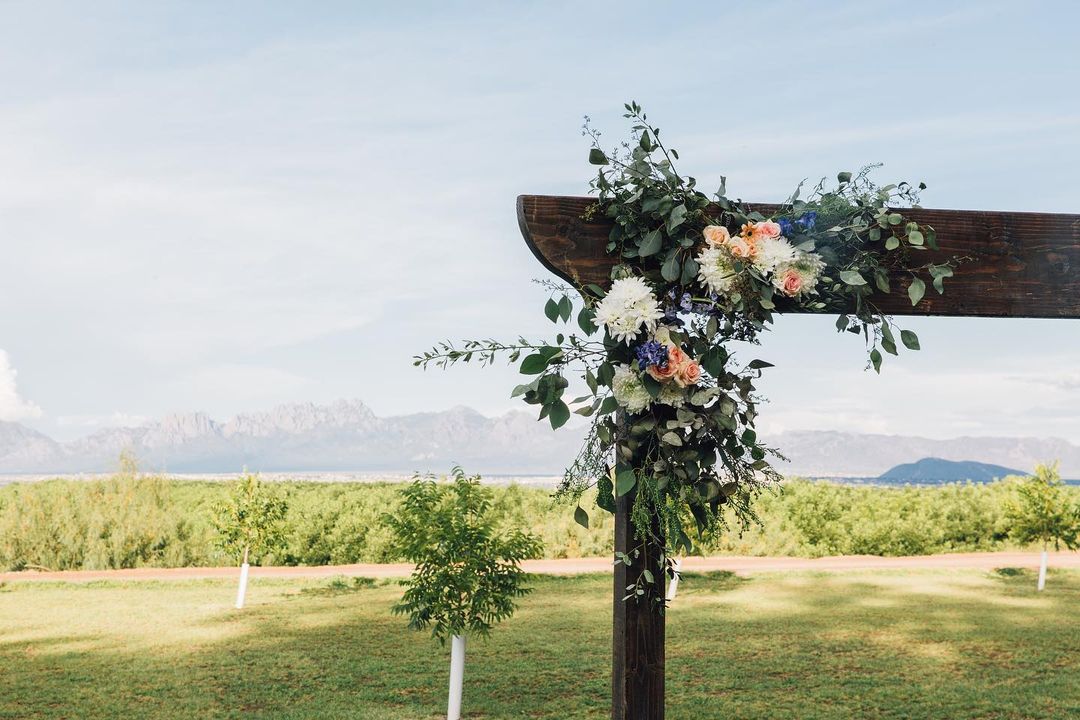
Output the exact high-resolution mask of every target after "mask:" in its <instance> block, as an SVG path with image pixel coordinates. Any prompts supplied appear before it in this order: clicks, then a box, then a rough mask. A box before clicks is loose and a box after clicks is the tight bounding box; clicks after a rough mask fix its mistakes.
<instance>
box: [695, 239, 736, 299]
mask: <svg viewBox="0 0 1080 720" xmlns="http://www.w3.org/2000/svg"><path fill="white" fill-rule="evenodd" d="M695 259H696V260H697V262H698V266H699V268H700V269H699V270H698V280H699V281H701V284H702V285H704V286H705V287H706V288H708V290H709V292H711V293H714V294H716V295H726V294H727V293H728V291H729V290H731V285H732V283H733V282H734V281H735V277H736V275H735V267H734V266H733V265H732V262H731V255H730V254H729V253H728V251H727V250H726V249H725V248H722V247H707V248H705V249H704V250H702V251H701V252H700V253H699V254H698V256H697V257H696V258H695Z"/></svg>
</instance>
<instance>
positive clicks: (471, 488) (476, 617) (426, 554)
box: [386, 467, 541, 720]
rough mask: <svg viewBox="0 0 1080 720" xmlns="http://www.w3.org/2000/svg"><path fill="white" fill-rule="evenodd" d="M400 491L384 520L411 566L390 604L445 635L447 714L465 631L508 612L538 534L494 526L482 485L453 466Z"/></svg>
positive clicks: (458, 678)
mask: <svg viewBox="0 0 1080 720" xmlns="http://www.w3.org/2000/svg"><path fill="white" fill-rule="evenodd" d="M401 499H402V502H401V506H400V508H399V510H398V513H397V516H396V517H395V516H387V517H386V522H387V523H388V525H389V526H390V527H391V529H392V530H393V533H394V540H395V544H396V549H397V550H398V552H400V553H401V554H402V555H403V556H404V557H405V558H406V559H408V560H409V561H411V562H414V563H416V568H415V570H413V574H412V577H411V578H409V579H408V580H406V581H405V582H404V584H405V586H406V590H405V594H404V596H403V597H402V600H401V603H400V604H398V605H396V606H394V608H393V612H394V614H397V615H408V616H409V627H410V628H412V629H413V630H424V629H426V628H428V627H430V628H431V634H432V637H434V638H435V639H436V640H437V641H438V642H439V644H440V645H443V646H445V644H446V639H447V637H451V638H452V639H453V642H452V649H451V660H450V699H449V704H448V710H447V717H448V718H449V720H457V718H458V717H460V713H461V689H462V681H463V678H464V672H465V637H466V635H469V634H473V635H480V636H487V635H488V634H489V633H490V632H491V628H492V625H493V624H494V623H496V622H499V621H501V620H504V619H506V618H508V617H510V616H511V615H512V614H513V613H514V610H515V609H516V603H515V600H516V599H517V598H520V597H522V596H523V595H525V594H526V593H528V592H529V590H528V588H526V587H525V585H524V583H525V578H526V575H525V572H524V571H523V570H522V569H521V565H520V563H521V561H522V560H524V559H526V558H530V557H536V556H538V555H539V554H540V551H541V544H540V540H539V538H536V537H534V536H532V535H528V534H526V533H523V532H521V531H519V530H509V529H506V528H498V527H496V526H495V523H494V520H493V518H492V513H491V512H490V509H491V493H490V491H488V490H487V489H485V488H483V487H481V486H480V478H479V476H474V477H468V476H466V475H465V472H464V471H463V470H462V469H461V468H459V467H455V468H454V469H453V483H452V484H438V483H436V482H435V480H434V478H433V477H431V476H420V475H416V476H414V477H413V482H412V484H411V485H409V486H408V487H406V488H405V489H404V490H403V491H402V498H401Z"/></svg>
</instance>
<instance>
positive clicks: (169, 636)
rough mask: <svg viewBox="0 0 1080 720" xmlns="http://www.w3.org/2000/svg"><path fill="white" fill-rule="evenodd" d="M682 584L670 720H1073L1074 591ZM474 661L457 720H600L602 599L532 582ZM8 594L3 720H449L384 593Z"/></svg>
mask: <svg viewBox="0 0 1080 720" xmlns="http://www.w3.org/2000/svg"><path fill="white" fill-rule="evenodd" d="M1034 584H1035V583H1034V579H1033V578H1032V577H1031V575H1030V574H1029V573H1019V574H1016V573H1007V572H1006V573H983V572H975V571H972V572H948V573H944V572H911V573H883V572H874V573H848V574H813V573H792V574H783V575H780V574H778V575H762V576H755V577H753V578H751V579H741V578H736V577H733V576H730V575H725V574H722V573H716V574H710V575H688V576H687V577H686V579H685V580H684V582H683V583H682V585H681V587H680V593H679V598H678V600H677V602H676V604H675V606H674V607H673V608H672V609H671V611H670V614H669V627H668V686H667V687H668V717H669V718H673V719H678V718H686V719H687V720H689V719H691V718H693V719H694V720H698V719H701V718H719V717H725V718H830V719H832V718H847V717H858V718H868V717H872V718H1066V717H1080V683H1078V682H1077V677H1080V573H1076V572H1067V571H1063V572H1054V573H1052V574H1051V576H1050V578H1049V583H1048V586H1047V590H1046V591H1045V592H1044V593H1041V594H1037V593H1036V592H1035V591H1034ZM535 587H536V591H535V593H534V594H533V595H531V596H530V597H528V598H527V599H526V600H525V601H524V603H523V605H522V607H521V610H520V611H519V613H518V614H517V615H516V616H515V617H514V618H513V619H512V620H510V621H509V622H507V623H506V624H504V625H503V626H501V627H500V628H498V629H497V630H496V631H495V633H494V634H493V635H492V637H491V638H490V639H489V640H488V641H486V642H485V641H481V640H473V641H470V644H469V648H468V663H467V665H466V686H465V705H466V708H465V709H466V716H467V717H471V718H517V717H528V718H553V719H554V718H558V719H560V720H561V719H566V718H603V717H606V716H607V713H608V709H607V708H608V678H609V653H610V643H611V639H610V619H609V613H610V599H609V597H610V596H609V593H610V591H611V589H610V586H609V582H608V581H607V580H606V579H605V578H602V577H597V576H588V577H579V578H537V579H536V581H535ZM234 590H235V588H234V586H233V584H232V583H228V582H223V581H199V582H195V581H192V582H169V583H164V582H160V583H151V582H140V583H93V584H87V585H75V584H45V583H13V584H9V585H7V586H3V587H0V718H20V719H22V718H118V717H124V718H158V717H160V718H241V717H243V718H305V719H309V718H379V719H384V718H385V719H387V720H400V719H404V718H437V717H439V715H440V713H443V716H444V717H445V699H446V682H447V674H448V666H449V658H448V651H447V650H443V649H440V648H438V647H437V646H436V645H434V643H433V642H432V641H431V640H430V638H429V637H427V636H426V635H421V634H418V633H411V632H408V631H407V630H406V629H405V627H404V621H403V620H402V619H401V618H399V617H393V616H391V615H390V612H389V609H390V606H391V605H392V604H393V602H394V601H395V600H396V598H397V597H398V595H399V593H400V588H399V587H398V586H397V585H396V584H394V583H388V582H360V583H354V582H353V581H351V580H349V581H330V582H328V581H326V580H322V581H301V580H296V581H292V580H290V581H284V580H280V581H261V580H259V581H254V582H253V584H252V587H251V590H250V596H249V600H250V605H249V607H248V608H247V609H245V610H244V611H239V612H238V611H235V610H233V609H232V608H231V602H232V599H233V592H234Z"/></svg>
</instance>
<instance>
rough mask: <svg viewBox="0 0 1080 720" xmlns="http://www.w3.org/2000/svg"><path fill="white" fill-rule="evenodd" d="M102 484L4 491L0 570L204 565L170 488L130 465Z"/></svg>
mask: <svg viewBox="0 0 1080 720" xmlns="http://www.w3.org/2000/svg"><path fill="white" fill-rule="evenodd" d="M121 466H122V467H121V471H120V472H119V473H117V474H116V475H114V476H112V477H110V478H108V479H106V480H100V481H93V482H69V481H60V480H56V481H47V482H41V483H34V484H29V485H21V484H14V485H11V486H9V487H6V488H0V490H2V491H3V492H2V493H0V498H2V499H0V567H6V568H9V569H12V570H22V569H26V568H41V569H51V570H68V569H73V570H79V569H82V570H96V569H102V568H133V567H140V566H144V565H156V566H185V565H192V564H200V562H201V561H202V559H203V557H204V556H203V553H202V552H201V551H199V550H198V549H197V548H193V547H192V545H191V543H190V541H191V540H192V539H193V535H194V532H193V524H192V520H193V519H192V517H191V516H190V515H189V514H177V513H175V512H173V508H172V507H171V498H170V483H169V482H168V481H167V480H166V479H164V478H161V477H152V476H145V475H141V474H139V472H138V470H137V469H136V467H135V466H134V463H132V462H131V461H130V458H124V459H123V461H122V463H121Z"/></svg>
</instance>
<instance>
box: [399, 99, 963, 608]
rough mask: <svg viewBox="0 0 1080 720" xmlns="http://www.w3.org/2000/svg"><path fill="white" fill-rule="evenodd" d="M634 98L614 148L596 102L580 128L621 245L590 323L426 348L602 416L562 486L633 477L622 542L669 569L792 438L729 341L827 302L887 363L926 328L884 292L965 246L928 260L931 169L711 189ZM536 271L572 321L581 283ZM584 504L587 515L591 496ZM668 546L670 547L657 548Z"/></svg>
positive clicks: (558, 407)
mask: <svg viewBox="0 0 1080 720" xmlns="http://www.w3.org/2000/svg"><path fill="white" fill-rule="evenodd" d="M625 107H626V114H625V116H624V117H626V118H627V119H628V120H630V122H631V125H632V138H631V140H630V141H628V142H624V143H622V144H621V145H620V146H618V147H617V148H615V149H614V150H609V151H605V150H604V149H603V148H602V146H601V142H600V133H599V132H598V131H596V130H595V129H594V128H592V126H591V124H590V122H589V119H588V118H586V121H585V126H584V131H583V134H584V135H585V136H586V137H588V138H589V139H590V140H591V145H592V147H591V149H590V153H589V161H590V163H591V164H593V165H595V166H598V167H599V170H598V172H597V175H596V177H595V178H594V179H593V181H592V183H591V189H592V191H593V192H595V194H596V195H597V202H596V203H595V204H594V205H592V206H590V208H589V211H588V213H587V217H588V218H595V217H598V216H603V217H606V218H608V219H609V220H610V221H611V222H612V224H613V225H612V231H611V234H610V236H609V241H608V244H607V248H606V249H607V252H608V253H610V254H611V255H613V256H614V257H616V258H618V262H617V263H616V264H615V265H614V267H613V269H612V271H611V282H610V285H609V286H608V287H601V286H599V285H586V286H584V287H579V288H575V289H576V290H577V292H578V293H579V294H580V296H581V298H582V299H583V304H582V306H581V308H580V309H579V311H578V313H577V318H576V319H577V325H578V327H579V329H580V330H581V333H582V334H580V335H579V334H578V333H576V332H573V333H570V334H565V333H559V334H557V336H556V337H555V340H554V342H551V343H546V342H531V341H528V340H526V339H524V338H519V339H518V340H517V341H516V342H512V343H501V342H496V341H491V340H483V341H481V340H470V341H467V342H465V343H464V344H463V345H461V346H458V345H455V344H454V343H451V342H443V343H441V344H439V345H438V346H436V347H435V348H433V349H431V350H430V351H428V352H425V353H423V354H422V355H419V356H417V357H416V358H415V364H416V365H418V366H422V367H427V366H428V365H432V364H434V365H438V366H441V367H447V366H449V365H451V364H454V363H458V362H471V361H473V360H477V361H480V362H483V363H486V364H490V363H492V362H494V361H495V360H496V359H497V358H498V357H501V356H506V357H507V358H508V359H509V361H510V362H517V361H519V360H520V362H521V364H520V370H521V373H522V374H524V375H526V376H528V377H530V378H532V379H531V380H529V381H528V382H525V383H523V384H521V385H518V386H517V387H516V388H515V389H514V391H513V393H512V395H513V396H514V397H519V396H520V397H521V398H522V399H523V400H524V401H525V402H526V403H528V404H531V405H535V406H538V407H539V417H540V419H544V418H546V419H548V421H549V422H550V423H551V426H552V427H553V428H558V427H560V426H562V425H563V424H565V423H566V422H567V420H568V419H569V417H570V414H571V406H574V408H573V412H575V413H577V414H579V415H582V416H584V417H587V418H591V420H592V424H591V427H590V432H589V434H588V436H587V439H586V442H585V445H584V447H583V448H582V450H581V453H580V454H579V456H578V457H577V459H576V460H575V461H574V463H573V464H572V466H571V467H570V468H568V469H567V471H566V475H565V477H564V480H563V483H562V486H561V490H560V492H561V494H562V495H564V496H566V497H569V498H570V499H572V500H577V499H579V498H580V497H581V495H582V494H583V493H584V492H586V491H588V490H589V489H590V488H594V487H595V488H596V490H597V493H598V496H597V502H598V505H599V506H600V507H602V508H604V509H606V510H608V511H613V510H614V506H615V498H616V497H617V496H624V495H629V496H630V497H631V498H632V506H631V507H632V509H631V519H632V521H633V524H634V530H635V539H636V541H637V542H638V546H637V548H635V550H634V551H633V552H631V553H628V554H626V555H624V556H623V557H621V558H620V559H621V560H622V561H624V562H627V563H632V562H636V561H638V559H639V558H640V559H641V560H642V561H644V562H645V563H646V566H645V567H646V569H647V570H648V568H650V567H651V568H653V569H654V570H656V569H658V570H660V571H666V572H668V573H670V572H672V570H671V566H670V563H671V561H670V557H671V556H672V555H673V554H674V553H676V552H677V551H680V550H681V551H685V552H690V551H692V548H693V537H694V535H697V536H699V537H700V536H701V535H704V534H708V533H713V532H716V531H718V530H719V529H721V528H723V527H725V526H726V525H727V523H728V520H729V517H734V518H735V519H737V520H738V521H739V522H740V523H744V524H745V523H747V522H750V521H753V520H755V519H756V518H755V516H754V513H753V507H752V499H753V497H754V495H755V494H756V493H758V492H760V491H761V490H762V489H763V488H766V487H769V486H772V485H775V484H776V483H777V482H778V481H779V480H780V475H779V473H778V472H777V471H776V470H775V469H774V468H773V467H772V465H771V464H770V462H769V458H770V457H782V456H781V455H780V454H779V452H778V451H777V450H776V449H775V448H770V447H767V446H766V445H765V444H763V443H762V442H761V441H760V440H759V439H758V437H757V433H756V432H755V430H754V423H755V419H756V417H757V406H758V403H759V398H758V396H757V394H756V391H755V388H754V381H755V380H756V379H757V378H758V377H760V374H761V371H762V370H763V369H764V368H767V367H771V365H770V364H769V363H767V362H764V361H762V360H756V359H754V360H750V361H749V362H746V363H743V362H741V360H740V358H739V357H738V353H736V352H735V351H734V344H735V343H744V344H745V343H750V344H753V343H756V342H757V340H758V336H759V335H760V333H761V332H763V331H764V330H765V329H767V327H768V326H769V324H770V323H771V322H772V321H773V314H774V313H776V312H783V311H784V310H794V309H799V310H802V311H810V312H830V311H832V312H837V313H838V315H839V317H838V319H837V324H836V327H837V329H838V330H839V331H841V332H844V331H847V332H850V333H854V334H858V335H861V336H862V338H863V339H864V342H865V344H866V347H867V349H868V352H869V355H868V358H869V362H868V367H872V368H873V369H874V370H875V371H878V372H880V369H881V364H882V361H883V357H884V355H883V353H884V354H893V355H896V354H897V353H898V344H897V338H898V337H899V340H900V344H902V345H903V346H904V347H906V348H908V349H911V350H918V349H919V341H918V338H917V337H916V335H915V333H913V332H911V331H909V330H900V329H899V328H897V327H896V325H895V324H894V322H893V320H892V319H891V318H890V317H888V316H886V315H885V314H883V313H882V312H881V311H879V310H878V308H877V305H876V304H875V297H876V296H878V293H889V292H892V290H893V288H892V287H891V282H892V280H893V279H895V278H896V277H898V276H899V277H904V276H907V277H908V278H909V279H908V280H907V293H908V297H909V299H910V301H911V303H912V305H917V304H918V303H919V302H921V301H922V300H923V297H924V295H925V293H926V281H927V280H929V281H930V283H931V284H932V285H933V287H934V288H935V290H936V291H937V292H939V293H943V292H944V280H945V279H946V278H948V277H950V276H952V274H953V269H954V267H955V265H956V262H955V261H951V262H949V263H944V264H941V263H937V264H935V263H927V262H920V257H919V255H920V252H921V251H923V250H925V249H926V248H933V249H936V248H937V244H936V237H935V233H934V230H933V228H931V227H929V226H925V225H920V224H919V223H916V222H911V221H909V220H908V219H906V218H905V217H904V216H903V214H902V211H900V210H897V208H903V207H917V206H918V199H919V198H918V195H919V191H920V190H923V189H925V186H924V185H922V184H921V183H920V184H919V185H918V186H912V185H910V184H908V183H897V184H891V185H886V186H883V187H879V186H877V185H876V184H874V183H873V182H872V181H871V180H870V177H869V176H870V173H871V171H872V170H873V169H874V166H870V167H867V168H864V169H863V170H861V171H860V172H858V173H855V174H853V173H848V172H844V173H840V174H839V175H838V176H837V181H836V185H835V186H829V187H826V183H825V181H824V180H823V181H821V182H819V183H818V184H817V185H816V187H814V188H813V190H812V191H810V192H809V194H808V196H807V197H806V198H805V199H801V198H800V195H801V192H802V189H803V188H802V185H800V186H799V187H798V188H796V191H795V192H794V193H793V194H792V195H791V196H790V197H789V198H788V199H787V200H786V201H785V202H784V203H783V204H782V205H781V206H780V208H781V212H779V213H772V214H769V215H764V214H762V213H761V212H759V211H757V210H755V209H754V208H753V207H752V206H750V205H749V204H748V203H745V202H742V201H739V200H733V199H731V198H729V197H728V196H727V193H726V187H725V186H726V181H725V179H723V178H721V183H720V188H719V190H718V191H717V192H716V193H715V194H714V195H713V196H711V197H710V196H708V195H706V194H704V193H703V192H701V191H699V190H698V188H697V181H696V179H695V178H693V177H686V176H683V175H681V174H679V173H678V172H677V170H676V168H675V162H676V161H677V160H678V159H679V154H678V152H677V151H675V150H674V149H670V148H668V147H666V146H665V145H664V144H663V142H661V140H660V130H659V128H656V127H654V126H652V125H650V124H649V123H648V121H647V117H646V115H645V113H644V112H643V111H642V109H641V107H640V106H639V105H638V104H637V103H629V104H627V105H626V106H625ZM541 284H543V285H544V286H545V287H547V288H548V289H549V290H550V292H551V296H550V297H549V299H548V301H547V304H546V305H545V308H544V311H545V314H546V315H547V317H548V318H549V319H550V320H551V321H552V322H555V323H568V322H569V321H570V318H571V316H572V315H573V312H574V303H573V301H572V300H571V293H570V291H569V289H568V288H566V287H564V286H562V285H560V284H558V283H553V282H550V281H541ZM568 375H570V376H575V375H576V376H577V377H579V378H580V379H581V380H582V381H583V384H584V387H585V388H587V392H586V394H584V395H581V396H579V397H577V398H576V399H574V400H571V401H567V400H565V399H564V395H565V394H566V391H567V390H568V388H569V385H570V381H569V380H568V379H567V376H568ZM726 509H730V510H731V511H732V512H731V513H730V514H725V510H726ZM575 518H576V519H577V520H578V522H580V523H581V524H583V525H585V526H586V527H587V526H588V515H587V514H586V513H585V512H584V510H582V508H581V507H580V503H579V504H578V507H577V508H576V510H575ZM657 547H662V548H663V551H662V552H659V553H657V552H655V551H652V552H651V556H650V548H657ZM662 577H663V576H662V574H660V573H654V572H649V571H646V572H643V573H642V574H641V579H639V580H638V585H637V586H636V587H633V588H629V590H630V591H631V592H630V595H629V596H628V597H630V596H637V597H649V598H652V599H654V600H655V601H656V602H663V592H662V582H659V581H658V578H662Z"/></svg>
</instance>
